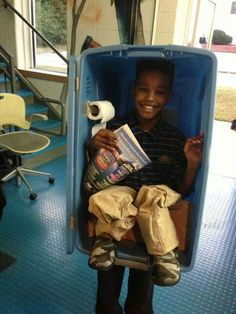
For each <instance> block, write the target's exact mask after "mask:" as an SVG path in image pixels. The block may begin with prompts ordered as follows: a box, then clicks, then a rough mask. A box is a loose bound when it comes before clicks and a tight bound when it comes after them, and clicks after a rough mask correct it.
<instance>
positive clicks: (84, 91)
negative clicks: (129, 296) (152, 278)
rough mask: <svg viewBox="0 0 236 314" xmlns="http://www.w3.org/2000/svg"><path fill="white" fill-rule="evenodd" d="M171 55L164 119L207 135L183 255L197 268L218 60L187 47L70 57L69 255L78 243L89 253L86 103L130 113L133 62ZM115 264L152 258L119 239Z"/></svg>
mask: <svg viewBox="0 0 236 314" xmlns="http://www.w3.org/2000/svg"><path fill="white" fill-rule="evenodd" d="M154 58H167V59H170V60H171V61H172V62H174V63H175V79H174V86H173V97H172V100H171V101H170V103H169V104H168V105H167V106H166V109H165V117H166V118H167V119H168V120H170V121H171V122H172V123H173V124H174V125H176V126H177V127H178V128H179V129H180V130H181V131H182V132H183V133H184V134H185V135H186V136H187V137H188V136H193V135H196V134H199V133H202V132H203V133H204V134H205V139H204V151H203V162H202V166H201V168H200V171H199V173H198V176H197V180H196V186H195V191H194V193H192V195H191V197H190V200H191V202H192V203H193V213H192V234H191V239H190V243H189V246H188V249H187V250H186V251H185V252H181V254H180V262H181V264H182V267H183V270H190V269H192V267H193V264H194V260H195V258H196V253H197V245H198V241H199V232H200V226H201V218H202V212H203V205H204V198H205V190H206V183H207V174H208V166H209V165H208V164H209V150H210V146H211V137H212V125H213V119H214V104H215V91H216V58H215V55H214V54H213V53H211V52H210V51H208V50H204V49H198V48H190V47H184V46H174V45H168V46H110V47H101V48H95V49H89V50H86V51H85V52H84V53H83V54H82V55H81V57H72V58H71V60H70V67H69V101H68V109H69V111H68V152H67V158H68V166H67V170H68V171H67V204H66V206H67V253H72V252H73V250H74V247H76V248H78V249H79V250H80V251H82V252H84V253H86V254H88V253H89V251H90V249H91V245H92V243H91V242H92V241H91V239H90V238H89V237H88V236H87V203H86V199H85V197H84V195H83V193H82V191H81V180H82V176H83V171H84V167H85V166H86V162H87V159H86V143H87V142H88V140H89V138H90V137H91V128H92V126H93V125H94V123H95V122H94V121H91V120H89V119H88V118H87V115H86V102H87V101H93V100H108V101H110V102H111V103H112V104H113V105H114V107H115V110H116V114H117V115H120V114H127V113H129V114H130V113H132V112H133V110H134V104H133V101H132V97H131V94H130V90H131V87H132V85H133V83H134V77H135V64H136V62H137V60H140V59H154ZM117 263H118V264H122V265H127V266H131V267H138V268H143V269H145V267H146V266H147V265H148V263H149V258H148V256H147V254H146V251H145V248H144V247H143V246H142V245H140V244H138V243H135V242H125V243H123V242H122V243H121V244H120V245H119V247H118V258H117Z"/></svg>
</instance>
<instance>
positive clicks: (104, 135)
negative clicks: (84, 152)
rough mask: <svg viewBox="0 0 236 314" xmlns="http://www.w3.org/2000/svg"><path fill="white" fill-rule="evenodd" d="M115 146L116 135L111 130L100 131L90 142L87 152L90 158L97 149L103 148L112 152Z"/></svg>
mask: <svg viewBox="0 0 236 314" xmlns="http://www.w3.org/2000/svg"><path fill="white" fill-rule="evenodd" d="M117 146H118V140H117V136H116V134H115V133H114V132H113V131H111V130H107V129H101V130H99V131H98V132H97V134H96V135H95V136H94V137H92V139H91V140H90V142H89V144H88V150H89V154H90V156H91V155H92V154H93V153H94V152H95V151H97V150H98V149H99V148H105V149H108V150H110V151H112V150H113V149H114V148H115V147H117Z"/></svg>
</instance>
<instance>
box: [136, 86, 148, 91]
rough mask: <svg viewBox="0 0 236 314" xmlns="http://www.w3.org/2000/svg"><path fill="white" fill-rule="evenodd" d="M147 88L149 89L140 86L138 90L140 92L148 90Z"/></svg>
mask: <svg viewBox="0 0 236 314" xmlns="http://www.w3.org/2000/svg"><path fill="white" fill-rule="evenodd" d="M147 90H148V89H147V88H146V87H139V88H138V91H139V92H147Z"/></svg>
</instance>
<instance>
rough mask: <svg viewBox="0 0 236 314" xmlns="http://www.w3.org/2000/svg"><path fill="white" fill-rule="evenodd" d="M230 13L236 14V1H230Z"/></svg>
mask: <svg viewBox="0 0 236 314" xmlns="http://www.w3.org/2000/svg"><path fill="white" fill-rule="evenodd" d="M230 13H231V14H236V1H233V2H232V5H231V12H230Z"/></svg>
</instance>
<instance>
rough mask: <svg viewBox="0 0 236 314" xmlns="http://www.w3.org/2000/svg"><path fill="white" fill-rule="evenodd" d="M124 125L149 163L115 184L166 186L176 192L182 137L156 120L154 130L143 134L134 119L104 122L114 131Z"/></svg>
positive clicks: (183, 161)
mask: <svg viewBox="0 0 236 314" xmlns="http://www.w3.org/2000/svg"><path fill="white" fill-rule="evenodd" d="M126 123H127V124H128V125H129V127H130V129H131V130H132V132H133V133H134V135H135V137H136V139H137V140H138V142H139V144H140V145H141V147H142V148H143V150H144V151H145V153H146V154H147V155H148V157H149V158H150V159H151V161H152V162H151V163H150V164H148V165H147V166H145V167H144V168H143V169H141V170H139V171H137V172H135V173H132V174H130V175H128V176H127V177H126V178H125V179H124V180H122V181H121V182H119V184H120V185H127V186H130V187H132V188H134V189H135V190H139V189H140V188H141V186H142V185H144V184H145V185H152V184H166V185H168V186H169V187H170V188H172V189H173V190H175V191H179V185H180V183H181V181H182V180H183V176H184V173H185V170H186V158H185V155H184V151H183V148H184V143H185V141H186V138H185V137H184V136H183V134H182V133H181V132H180V131H179V130H178V129H177V128H176V127H174V126H172V125H170V124H168V123H166V122H165V121H164V120H160V121H159V122H158V124H157V126H156V127H155V128H153V129H152V130H150V131H147V132H146V131H143V130H142V129H141V128H140V126H139V123H138V120H137V118H136V117H127V116H125V117H124V116H123V117H117V118H114V119H113V120H111V121H109V122H108V123H107V128H108V129H110V130H115V129H117V128H119V127H120V126H121V125H123V124H126Z"/></svg>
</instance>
